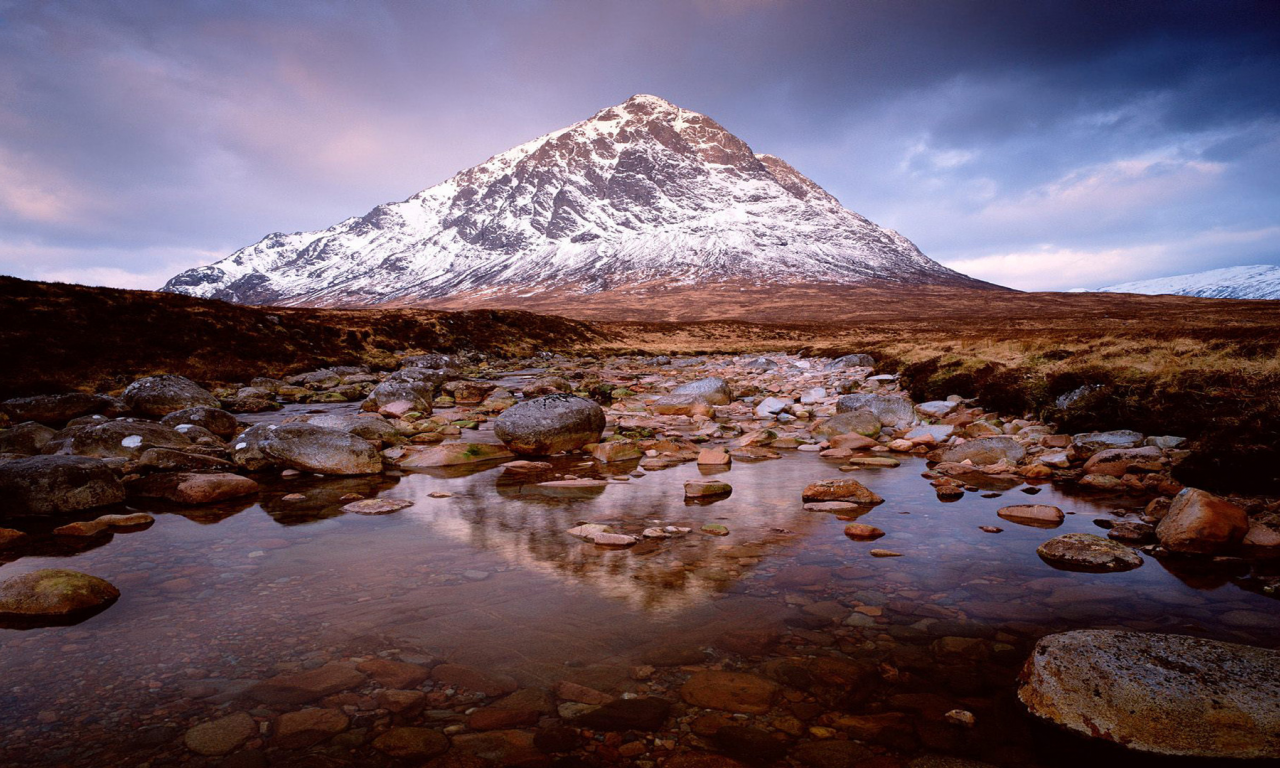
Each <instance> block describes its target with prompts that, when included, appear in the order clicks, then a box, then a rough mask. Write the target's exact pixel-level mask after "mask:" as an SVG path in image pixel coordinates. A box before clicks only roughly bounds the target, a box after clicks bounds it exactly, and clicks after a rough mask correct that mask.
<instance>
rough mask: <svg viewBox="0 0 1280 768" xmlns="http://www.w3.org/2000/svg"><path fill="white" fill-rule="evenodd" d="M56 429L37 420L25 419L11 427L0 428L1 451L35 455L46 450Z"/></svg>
mask: <svg viewBox="0 0 1280 768" xmlns="http://www.w3.org/2000/svg"><path fill="white" fill-rule="evenodd" d="M54 434H56V433H55V432H54V430H53V429H52V428H50V427H46V426H45V425H43V424H40V423H39V422H35V421H24V422H22V423H21V424H16V425H14V426H12V427H10V428H9V429H3V430H0V453H20V454H23V455H25V456H35V455H36V454H38V453H40V452H42V451H43V450H44V447H45V445H47V444H48V443H49V440H50V439H52V438H53V436H54Z"/></svg>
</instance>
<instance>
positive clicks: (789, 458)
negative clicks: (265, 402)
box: [0, 414, 1280, 765]
mask: <svg viewBox="0 0 1280 768" xmlns="http://www.w3.org/2000/svg"><path fill="white" fill-rule="evenodd" d="M281 417H282V414H276V415H275V416H274V418H276V419H279V418H281ZM463 439H471V440H477V439H479V440H486V441H492V440H493V437H492V433H490V432H487V431H481V432H479V433H467V435H466V436H464V438H463ZM783 454H784V455H783V457H782V458H781V459H778V460H772V461H764V462H758V463H747V462H741V461H739V462H736V463H735V464H734V466H733V468H732V469H731V470H729V471H722V472H717V473H714V476H715V477H717V478H718V479H723V480H726V481H728V482H729V483H731V484H732V486H733V494H732V495H731V496H730V497H728V498H726V499H723V500H720V501H716V502H714V503H710V504H702V505H693V504H687V503H686V502H685V500H684V498H683V482H684V481H685V480H687V479H693V478H698V477H706V476H708V475H709V474H711V473H708V472H706V471H704V470H700V469H699V468H698V467H697V466H696V465H694V464H685V465H682V466H679V467H676V468H673V469H668V470H662V471H656V472H650V473H647V474H645V475H644V476H643V477H637V478H629V477H628V478H627V479H626V481H625V482H624V481H622V480H621V479H619V480H618V481H616V482H612V483H611V484H610V485H609V486H608V487H606V488H605V489H603V491H601V492H599V493H593V494H588V495H584V496H580V497H571V496H564V495H549V494H548V493H547V491H546V489H542V488H537V487H536V486H535V485H533V484H531V483H528V482H525V483H522V482H521V481H520V480H519V479H516V478H513V477H512V475H511V474H510V473H505V472H504V471H503V469H502V468H501V466H495V465H490V466H486V467H479V468H472V469H468V470H450V471H424V472H415V473H410V474H405V475H403V476H401V477H380V478H354V479H342V480H324V479H318V478H314V477H307V478H298V479H294V480H287V481H286V480H276V481H270V482H268V483H267V484H266V485H265V486H264V491H263V493H262V494H261V495H260V496H259V497H258V499H257V500H256V502H255V503H245V504H239V505H221V506H216V507H212V508H207V509H190V508H187V509H181V508H177V507H167V506H162V505H153V504H147V505H135V506H136V507H137V508H139V509H145V510H147V511H151V512H155V513H157V521H156V524H155V525H154V526H152V527H151V528H149V529H147V530H145V531H141V532H137V533H129V534H116V535H114V536H111V537H107V538H105V539H102V540H96V541H95V544H96V545H97V546H94V547H93V548H91V549H87V550H86V551H82V552H78V553H71V552H68V551H66V550H58V553H59V554H60V555H61V556H29V557H23V558H21V559H19V560H17V561H15V562H9V563H7V564H5V565H3V566H0V578H7V577H10V576H14V575H17V574H20V573H22V572H26V571H30V570H36V569H39V568H47V567H71V568H75V569H77V570H81V571H84V572H87V573H91V574H94V575H97V576H101V577H103V578H106V579H107V580H109V581H111V582H112V583H114V584H115V585H117V586H118V587H119V588H120V590H121V592H122V597H121V599H120V600H119V601H118V602H117V603H116V604H115V605H114V606H112V607H111V608H110V609H108V610H107V611H105V612H104V613H102V614H99V615H97V616H95V617H93V618H91V619H89V620H87V621H84V622H83V623H80V624H78V625H76V626H72V627H57V628H46V629H36V630H27V631H16V630H0V665H2V667H3V681H4V685H3V686H2V687H0V733H2V734H3V735H0V758H4V759H3V760H0V762H4V763H5V764H16V763H18V762H21V763H22V764H40V765H44V764H50V765H52V764H66V765H81V764H83V765H88V764H94V765H116V764H119V765H132V764H134V762H133V761H132V758H126V757H125V756H127V755H131V754H133V755H142V754H145V753H146V752H147V750H151V749H159V748H161V747H162V746H163V745H162V744H161V743H160V742H161V741H162V740H163V739H166V738H167V739H168V740H169V741H172V739H173V738H174V733H173V732H171V731H168V730H164V729H163V726H164V725H165V724H166V723H174V722H181V723H185V722H187V721H188V720H189V719H191V718H195V719H197V720H198V719H202V718H205V717H209V716H212V713H213V712H214V709H215V707H216V706H217V705H218V704H219V703H221V702H225V701H227V700H229V699H231V698H233V697H234V695H235V694H236V693H237V692H239V691H241V690H242V689H243V688H244V687H245V685H246V684H247V683H248V682H252V681H254V680H257V679H261V678H263V677H266V676H269V675H271V674H274V673H275V672H277V671H279V670H280V669H287V668H291V666H294V665H297V664H299V663H301V664H304V665H305V664H309V663H313V662H314V661H315V660H323V659H328V658H336V657H350V656H355V655H359V654H374V653H380V652H381V653H384V655H385V654H386V652H387V651H392V652H393V653H394V655H396V656H397V657H399V658H402V659H404V660H409V661H414V660H420V659H425V658H429V657H430V658H437V659H439V658H445V659H448V660H450V661H453V662H457V663H463V664H470V665H474V666H479V667H485V668H489V669H494V670H497V671H501V672H505V673H507V674H511V675H513V676H515V677H516V678H517V679H519V680H520V681H521V683H522V684H524V685H542V686H547V685H550V684H553V683H555V682H556V681H558V680H561V679H565V677H566V674H567V673H566V670H576V671H575V672H574V674H575V675H577V676H578V677H580V678H582V679H585V680H588V681H594V682H596V684H598V685H600V686H601V687H606V686H610V685H612V686H614V687H615V688H616V689H617V690H622V689H626V688H627V687H628V686H633V685H634V683H632V682H631V681H628V680H626V676H625V670H626V669H627V668H628V667H629V666H630V665H634V664H637V663H639V660H640V659H642V658H643V657H644V655H645V654H646V652H648V651H652V650H653V649H655V648H664V647H670V646H672V645H676V646H687V647H704V646H708V645H711V644H712V643H714V641H715V639H716V638H717V637H719V636H720V635H723V634H724V633H725V632H726V631H730V630H735V629H758V628H762V627H779V628H786V627H790V628H791V630H790V631H792V632H794V633H797V634H796V635H795V636H794V638H793V640H792V641H791V642H793V643H794V644H796V645H797V646H798V647H801V648H803V647H804V646H805V644H808V643H815V644H818V645H824V644H825V645H830V642H828V640H829V639H830V640H832V641H834V638H831V636H830V635H825V634H824V632H825V631H826V629H827V628H824V627H823V626H822V624H823V622H822V621H821V620H817V621H815V620H814V619H815V614H817V615H821V614H822V612H823V611H822V608H823V606H825V605H827V604H828V603H830V602H831V601H833V600H835V601H839V602H840V603H842V604H843V609H842V610H843V614H848V613H849V611H850V610H851V606H861V607H863V608H864V609H868V610H867V611H866V613H867V614H875V613H879V616H873V615H866V616H865V617H864V618H861V619H859V621H861V622H863V623H864V624H865V626H861V627H860V628H859V630H860V631H861V632H862V633H864V634H863V636H864V637H865V638H866V641H867V642H872V641H874V640H879V641H882V642H883V641H890V640H891V636H892V637H895V638H899V639H902V638H906V639H908V640H910V642H913V643H915V644H917V645H920V644H925V643H927V642H929V641H930V640H932V639H934V638H935V637H942V636H949V635H963V636H980V637H988V638H990V637H997V638H998V639H1003V640H1005V641H1008V642H1010V643H1011V644H1012V645H1013V646H1014V647H1015V648H1016V653H1018V654H1021V657H1025V651H1026V649H1027V648H1028V647H1029V644H1030V643H1031V642H1033V641H1034V639H1035V638H1036V637H1039V636H1040V635H1043V634H1045V633H1047V632H1050V631H1057V630H1061V629H1068V628H1081V627H1123V628H1133V629H1139V630H1145V631H1161V632H1175V633H1185V634H1196V635H1200V636H1206V637H1214V638H1218V639H1224V640H1231V641H1236V642H1244V643H1249V644H1253V645H1262V646H1268V647H1275V646H1277V645H1280V632H1278V631H1277V629H1276V628H1275V627H1276V622H1275V619H1274V618H1273V617H1274V615H1275V613H1276V603H1275V601H1274V600H1273V599H1270V598H1267V597H1264V596H1262V595H1258V594H1254V593H1251V592H1248V591H1246V590H1244V589H1242V588H1240V587H1239V586H1237V584H1236V582H1235V581H1234V580H1233V579H1234V577H1236V576H1239V575H1240V574H1238V573H1234V572H1232V571H1230V570H1227V571H1221V570H1220V571H1217V572H1200V573H1192V574H1182V575H1181V576H1179V575H1178V574H1175V573H1174V572H1172V571H1170V570H1169V569H1167V568H1166V567H1165V566H1164V565H1162V563H1161V562H1159V561H1157V560H1155V559H1154V558H1151V557H1149V556H1148V557H1145V560H1146V562H1145V564H1144V565H1143V566H1142V567H1141V568H1138V569H1137V570H1134V571H1130V572H1126V573H1115V574H1088V573H1074V572H1066V571H1061V570H1057V569H1055V568H1053V567H1051V566H1049V565H1048V564H1046V563H1044V562H1043V561H1041V560H1040V558H1039V557H1038V556H1037V555H1036V553H1035V548H1036V547H1037V546H1038V545H1039V544H1040V543H1041V542H1043V541H1045V540H1046V539H1048V538H1050V537H1051V536H1054V535H1057V534H1060V533H1068V532H1073V531H1081V532H1094V533H1103V531H1101V529H1100V528H1099V527H1098V526H1096V525H1095V524H1094V521H1095V520H1096V519H1099V518H1106V517H1110V516H1111V511H1112V510H1113V509H1116V508H1117V507H1119V506H1123V505H1124V504H1125V503H1126V501H1125V500H1124V499H1123V498H1106V497H1099V496H1092V497H1082V496H1071V495H1067V494H1065V493H1063V492H1062V491H1060V490H1057V489H1055V488H1054V487H1053V486H1050V485H1041V486H1038V488H1039V492H1038V494H1036V495H1034V496H1030V495H1027V494H1025V493H1023V489H1024V488H1026V486H1022V485H1017V486H1014V487H1012V488H1010V487H1001V488H998V490H999V492H1000V493H1001V495H1000V496H999V497H998V498H982V497H981V496H980V494H979V493H967V494H966V495H965V496H964V498H963V499H961V500H959V501H957V502H950V503H943V502H940V501H938V500H937V498H936V496H935V494H934V491H933V489H932V487H930V486H929V484H928V483H927V481H926V480H924V479H923V478H921V476H920V473H921V472H923V471H925V469H926V464H925V462H924V461H923V460H921V459H917V458H908V459H904V461H903V464H902V466H901V467H898V468H893V469H867V470H861V471H858V472H855V473H854V474H853V476H854V477H856V478H857V479H858V480H860V481H861V482H863V483H864V484H865V485H867V486H868V487H870V488H871V489H872V490H874V491H876V492H877V493H879V494H880V495H881V496H883V497H884V498H885V499H887V501H886V503H884V504H881V505H879V506H877V507H875V508H874V509H872V510H871V511H869V512H867V513H866V514H864V515H862V516H861V517H859V520H860V521H861V522H866V523H870V524H872V525H875V526H878V527H880V528H882V529H883V530H885V531H886V533H887V535H886V536H885V537H883V538H881V539H879V540H878V541H875V542H871V543H865V542H854V541H850V540H849V539H847V538H846V537H845V536H844V535H843V527H844V525H845V521H842V520H839V519H837V518H836V517H835V516H833V515H830V514H825V513H813V512H806V511H805V510H803V508H802V505H801V501H800V491H801V489H802V488H803V487H804V486H805V485H806V484H808V483H810V482H813V481H815V480H822V479H829V478H833V477H840V476H842V475H841V473H840V472H839V471H838V470H837V469H836V466H837V465H836V463H832V462H828V461H825V460H823V459H820V458H818V457H817V456H816V455H814V454H810V453H799V452H787V451H784V452H783ZM556 465H557V466H556V469H557V471H559V472H571V473H574V474H577V475H579V476H601V470H602V469H603V468H602V467H601V466H600V465H596V464H593V463H592V462H590V461H588V460H583V459H580V458H579V459H559V460H557V461H556ZM634 469H635V465H634V464H625V465H610V466H609V467H608V468H607V470H608V472H607V474H608V475H609V476H616V477H619V478H621V477H626V476H627V472H629V471H631V470H634ZM989 485H990V487H989V488H984V490H992V489H993V488H997V486H995V485H994V484H989ZM1006 486H1007V484H1006ZM299 492H301V493H305V494H307V496H308V500H307V501H306V502H302V503H288V502H284V501H282V500H281V497H282V496H284V495H285V494H289V493H299ZM353 492H354V493H360V494H362V495H366V496H373V495H375V494H378V495H382V496H386V497H391V498H403V499H409V500H412V501H413V502H414V506H412V507H409V508H407V509H405V510H403V511H400V512H397V513H394V514H391V515H386V516H381V517H362V516H359V515H352V514H344V513H342V511H341V509H340V507H341V506H342V504H343V503H345V502H342V501H340V500H339V497H341V496H342V495H344V494H348V493H353ZM433 492H445V493H449V494H452V495H451V496H450V497H448V498H433V497H431V496H429V495H428V494H430V493H433ZM1032 501H1034V502H1035V503H1043V504H1053V505H1056V506H1059V507H1061V508H1062V509H1063V510H1064V511H1066V512H1067V518H1066V521H1065V523H1064V524H1063V525H1062V526H1060V527H1059V528H1057V529H1055V530H1052V531H1049V530H1044V529H1039V528H1032V527H1027V526H1022V525H1018V524H1016V523H1012V522H1009V521H1005V520H1002V519H1000V518H999V517H997V516H996V510H997V509H998V508H1000V507H1002V506H1006V505H1009V504H1019V503H1029V502H1032ZM1127 503H1129V504H1132V503H1133V502H1132V501H1129V502H1127ZM580 522H607V523H610V524H612V525H614V527H615V528H616V529H618V530H621V531H625V532H629V533H638V532H639V531H640V530H641V529H643V528H646V527H650V526H653V525H658V524H663V525H667V524H673V525H681V526H688V527H692V528H693V529H694V531H693V532H692V533H689V534H687V535H684V536H681V537H676V538H673V539H669V540H665V541H657V542H644V543H641V544H640V545H637V546H636V547H633V548H631V549H625V550H611V549H604V548H600V547H596V546H594V545H591V544H587V543H583V542H580V541H578V540H576V539H574V538H571V537H569V536H567V535H565V533H564V531H565V530H566V529H568V528H571V527H573V526H574V525H576V524H578V523H580ZM709 522H716V523H721V524H723V525H725V526H727V527H728V528H729V530H730V535H728V536H725V537H715V536H709V535H706V534H702V533H700V532H698V530H697V529H698V528H699V526H701V525H702V524H704V523H709ZM981 525H995V526H999V527H1001V528H1003V529H1004V530H1003V532H1002V533H998V534H992V533H985V532H983V531H981V530H979V526H981ZM873 548H881V549H888V550H893V551H895V552H899V553H901V554H902V555H903V556H902V557H894V558H874V557H871V556H870V555H869V554H868V552H869V551H870V550H871V549H873ZM49 552H50V554H51V555H52V553H53V552H54V550H49ZM813 603H822V604H823V605H819V606H817V607H816V608H815V607H814V606H813V605H812V604H813ZM806 607H808V608H809V609H810V610H808V611H806V610H805V609H806ZM877 609H878V610H877ZM836 612H837V613H839V612H840V611H839V610H837V611H836ZM843 614H842V615H843ZM908 627H910V629H908ZM830 629H835V626H832V627H830ZM886 630H901V631H898V632H894V631H890V632H889V633H888V634H885V633H884V632H885V631H886ZM997 632H999V633H1000V634H998V635H997V634H996V633H997ZM842 647H843V646H842ZM1017 661H1018V660H1016V659H1015V660H1014V661H1013V662H1011V668H1012V669H1014V670H1016V667H1017ZM940 663H941V662H940ZM618 670H622V672H618ZM593 674H595V677H592V675H593ZM917 674H923V675H924V676H925V677H927V675H928V670H927V669H926V670H924V671H923V673H922V672H920V671H917ZM987 693H990V691H987ZM139 733H144V734H153V735H152V736H148V737H147V738H153V739H154V740H155V741H156V742H157V743H156V744H149V743H148V742H147V741H146V739H141V740H140V737H139V736H138V734H139ZM178 734H179V735H180V731H179V732H178Z"/></svg>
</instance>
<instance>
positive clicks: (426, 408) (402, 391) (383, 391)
mask: <svg viewBox="0 0 1280 768" xmlns="http://www.w3.org/2000/svg"><path fill="white" fill-rule="evenodd" d="M421 370H425V369H421ZM435 396H436V390H435V387H434V386H432V385H431V383H430V382H426V381H405V380H400V379H387V380H386V381H384V382H382V383H381V384H379V385H378V386H376V387H374V388H373V391H372V392H370V393H369V397H367V398H366V399H365V401H364V405H362V406H361V408H362V409H363V410H366V411H375V412H376V411H381V410H382V409H384V408H390V407H393V406H398V407H395V408H394V410H396V411H399V412H400V413H402V414H403V413H408V412H410V411H417V412H418V413H421V414H423V415H424V416H425V415H430V414H431V401H432V400H434V399H435Z"/></svg>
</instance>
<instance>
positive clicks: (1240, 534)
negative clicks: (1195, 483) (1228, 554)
mask: <svg viewBox="0 0 1280 768" xmlns="http://www.w3.org/2000/svg"><path fill="white" fill-rule="evenodd" d="M1248 531H1249V518H1248V516H1247V515H1246V514H1245V511H1244V510H1243V509H1242V508H1240V507H1238V506H1236V505H1235V504H1232V503H1231V502H1229V501H1227V500H1226V499H1223V498H1220V497H1218V496H1214V495H1213V494H1211V493H1209V492H1207V491H1202V490H1199V489H1197V488H1184V489H1183V490H1182V491H1181V492H1179V493H1178V495H1177V496H1175V497H1174V498H1173V503H1172V504H1171V505H1170V506H1169V512H1168V513H1167V514H1166V515H1165V516H1164V519H1162V520H1161V521H1160V524H1159V525H1158V526H1156V536H1157V537H1158V538H1159V539H1160V543H1161V544H1162V545H1164V547H1165V548H1166V549H1168V550H1169V551H1171V552H1184V553H1193V554H1216V553H1219V552H1224V551H1226V550H1228V549H1230V548H1231V547H1233V546H1235V545H1236V544H1239V543H1240V542H1241V540H1243V539H1244V536H1245V534H1246V533H1248Z"/></svg>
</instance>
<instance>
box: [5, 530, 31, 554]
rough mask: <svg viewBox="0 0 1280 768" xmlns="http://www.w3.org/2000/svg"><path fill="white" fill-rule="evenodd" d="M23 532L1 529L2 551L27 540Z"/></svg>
mask: <svg viewBox="0 0 1280 768" xmlns="http://www.w3.org/2000/svg"><path fill="white" fill-rule="evenodd" d="M26 535H27V534H25V533H23V532H22V531H15V530H13V529H12V528H0V549H4V548H5V547H9V546H12V545H14V544H17V543H18V542H20V541H22V540H23V539H24V538H26Z"/></svg>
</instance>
